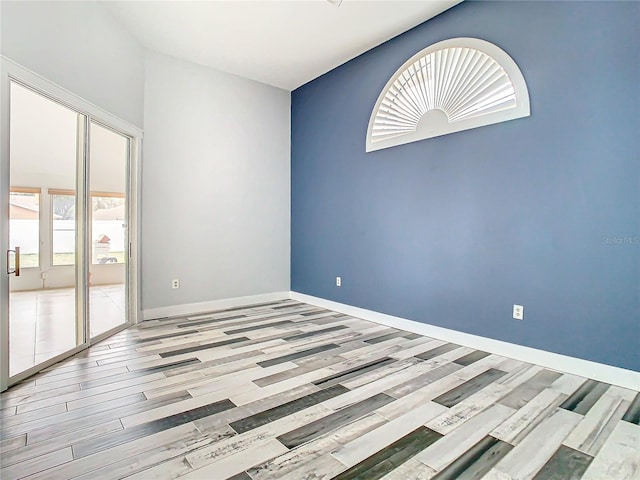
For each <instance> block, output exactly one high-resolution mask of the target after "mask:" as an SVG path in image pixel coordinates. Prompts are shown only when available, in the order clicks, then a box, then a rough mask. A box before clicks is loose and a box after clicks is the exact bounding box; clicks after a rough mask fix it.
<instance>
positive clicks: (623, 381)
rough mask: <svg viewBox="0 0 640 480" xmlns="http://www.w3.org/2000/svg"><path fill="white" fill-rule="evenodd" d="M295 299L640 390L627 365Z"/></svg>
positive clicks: (639, 382) (315, 299)
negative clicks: (593, 360) (617, 364)
mask: <svg viewBox="0 0 640 480" xmlns="http://www.w3.org/2000/svg"><path fill="white" fill-rule="evenodd" d="M289 298H291V299H292V300H298V301H300V302H304V303H309V304H311V305H315V306H318V307H322V308H326V309H328V310H333V311H335V312H339V313H344V314H345V315H351V316H353V317H357V318H362V319H364V320H370V321H372V322H375V323H380V324H382V325H387V326H389V327H393V328H398V329H400V330H405V331H408V332H412V333H418V334H420V335H424V336H427V337H431V338H437V339H438V340H444V341H446V342H452V343H457V344H459V345H463V346H465V347H471V348H475V349H478V350H484V351H486V352H490V353H495V354H497V355H502V356H503V357H509V358H513V359H516V360H521V361H523V362H528V363H532V364H535V365H540V366H542V367H545V368H550V369H553V370H558V371H562V372H565V373H570V374H573V375H579V376H581V377H587V378H592V379H594V380H598V381H600V382H605V383H610V384H612V385H618V386H620V387H624V388H630V389H632V390H640V372H635V371H633V370H627V369H624V368H619V367H613V366H611V365H604V364H602V363H596V362H591V361H589V360H582V359H580V358H574V357H569V356H567V355H560V354H558V353H552V352H546V351H544V350H538V349H536V348H530V347H524V346H522V345H516V344H514V343H508V342H502V341H500V340H494V339H491V338H486V337H480V336H478V335H472V334H469V333H463V332H458V331H455V330H450V329H448V328H442V327H437V326H435V325H429V324H426V323H421V322H417V321H415V320H407V319H406V318H400V317H394V316H392V315H386V314H384V313H379V312H375V311H372V310H365V309H363V308H358V307H353V306H351V305H346V304H344V303H338V302H333V301H331V300H325V299H323V298H318V297H313V296H311V295H305V294H303V293H298V292H290V297H289Z"/></svg>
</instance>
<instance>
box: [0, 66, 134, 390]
mask: <svg viewBox="0 0 640 480" xmlns="http://www.w3.org/2000/svg"><path fill="white" fill-rule="evenodd" d="M4 66H5V65H4V64H3V67H4ZM3 76H4V72H3ZM4 88H6V90H8V92H7V91H6V90H3V99H7V97H8V100H9V102H8V113H9V115H8V119H9V129H8V132H7V130H4V129H3V131H2V133H3V141H4V139H5V138H7V137H8V138H9V142H8V144H9V149H8V151H6V150H4V148H3V157H2V160H3V164H2V172H3V175H6V174H5V172H8V175H6V176H7V177H8V181H6V179H5V178H3V179H2V182H1V185H0V187H2V191H3V195H2V202H3V205H2V209H1V211H2V214H3V215H2V228H3V235H2V237H4V235H5V233H4V232H5V231H6V234H7V237H8V238H3V239H2V240H3V241H2V245H3V247H5V246H6V248H5V249H6V263H5V264H4V268H6V271H7V277H5V278H4V279H3V281H2V282H1V283H2V286H1V288H0V293H1V294H2V296H1V298H2V300H3V302H2V306H1V308H0V314H2V317H1V318H2V322H1V323H0V342H1V345H0V346H1V347H2V366H1V368H0V373H2V383H1V385H0V387H2V388H6V386H7V385H11V384H12V383H15V382H16V381H19V380H20V379H22V378H25V377H26V376H29V375H31V374H33V373H35V372H37V371H38V370H40V369H42V368H44V367H45V366H47V365H49V364H51V363H53V362H55V361H58V360H60V359H62V358H64V357H66V356H69V355H71V354H73V353H75V352H77V351H80V350H81V349H83V348H86V347H87V346H89V345H90V344H91V343H92V342H95V341H98V340H100V339H102V338H104V337H105V336H108V335H110V334H112V333H114V332H116V331H118V330H120V329H122V328H125V327H126V326H128V325H130V324H131V322H132V320H134V321H135V318H136V314H137V306H136V304H137V302H135V296H136V292H137V289H136V288H135V283H136V282H135V275H132V273H131V272H134V271H135V269H134V268H133V265H132V262H131V259H132V254H135V245H134V238H132V235H131V234H130V232H131V229H130V226H131V224H132V221H131V212H135V211H136V209H135V204H132V202H131V201H130V198H131V195H130V192H131V191H132V189H135V181H134V180H135V178H137V176H136V174H137V170H136V169H132V167H131V164H132V158H133V155H134V152H136V147H137V139H136V137H133V136H132V135H130V134H127V133H124V132H123V131H122V130H119V129H117V128H115V127H114V126H112V125H110V124H109V122H106V121H104V120H103V119H98V118H97V117H94V116H92V115H91V114H90V113H87V112H86V111H83V110H82V109H79V108H75V107H74V106H72V105H70V104H69V103H66V102H63V101H60V100H59V99H57V98H53V97H52V96H49V95H48V94H46V93H43V91H41V90H38V89H36V88H33V87H32V86H31V85H29V84H28V83H25V82H23V81H18V80H17V79H8V83H7V84H6V85H3V89H4ZM7 93H8V94H7ZM4 108H6V106H4ZM5 113H6V112H5V111H4V110H3V119H4V118H7V116H5ZM7 159H8V162H7ZM7 163H8V168H7ZM132 171H133V173H134V174H133V175H132ZM5 192H6V193H8V195H6V194H5ZM134 198H135V197H134ZM5 215H6V218H5ZM3 260H4V259H3ZM132 279H133V281H132ZM132 282H133V285H132ZM132 292H133V295H132ZM132 298H133V299H134V301H133V302H131V301H130V300H131V299H132ZM2 388H0V390H2Z"/></svg>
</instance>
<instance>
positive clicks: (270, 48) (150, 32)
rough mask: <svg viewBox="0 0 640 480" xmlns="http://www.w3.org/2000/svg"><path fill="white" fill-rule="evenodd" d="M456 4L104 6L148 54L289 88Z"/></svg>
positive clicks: (373, 0) (287, 1) (268, 1)
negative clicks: (171, 57)
mask: <svg viewBox="0 0 640 480" xmlns="http://www.w3.org/2000/svg"><path fill="white" fill-rule="evenodd" d="M333 1H336V2H337V1H339V0H333ZM461 1H462V0H414V1H402V0H390V1H384V0H343V1H342V4H341V5H340V6H337V5H334V4H333V3H332V2H330V1H328V0H278V1H272V0H262V1H238V0H235V1H231V0H227V1H220V0H210V1H177V0H169V1H105V2H103V4H104V5H105V6H106V7H107V8H108V9H109V10H110V11H111V12H112V13H113V15H114V16H115V17H116V18H117V19H119V20H120V21H121V22H122V24H123V25H124V26H125V27H126V28H127V30H129V31H130V32H131V33H132V34H133V35H134V36H135V37H136V38H137V39H138V41H139V42H140V43H141V44H142V45H143V46H144V47H146V48H147V49H149V50H152V51H155V52H160V53H164V54H167V55H171V56H174V57H177V58H182V59H184V60H188V61H191V62H194V63H198V64H201V65H206V66H210V67H214V68H216V69H219V70H223V71H226V72H229V73H233V74H236V75H240V76H242V77H246V78H250V79H252V80H257V81H259V82H263V83H267V84H269V85H273V86H276V87H280V88H283V89H286V90H293V89H295V88H297V87H299V86H300V85H303V84H305V83H307V82H308V81H310V80H313V79H314V78H316V77H318V76H320V75H322V74H323V73H326V72H328V71H329V70H331V69H333V68H335V67H337V66H338V65H341V64H343V63H344V62H346V61H348V60H350V59H352V58H354V57H356V56H358V55H359V54H361V53H363V52H366V51H367V50H369V49H371V48H373V47H375V46H377V45H379V44H381V43H383V42H385V41H386V40H389V39H390V38H393V37H395V36H396V35H399V34H400V33H402V32H405V31H406V30H408V29H410V28H412V27H414V26H416V25H419V24H420V23H422V22H424V21H425V20H428V19H429V18H432V17H434V16H436V15H438V14H439V13H441V12H443V11H445V10H447V9H448V8H451V7H452V6H454V5H456V4H458V3H460V2H461ZM426 46H427V45H425V47H426Z"/></svg>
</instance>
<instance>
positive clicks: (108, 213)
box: [92, 205, 125, 220]
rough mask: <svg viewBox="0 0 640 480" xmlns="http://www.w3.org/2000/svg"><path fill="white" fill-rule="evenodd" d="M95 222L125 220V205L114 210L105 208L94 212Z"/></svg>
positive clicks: (113, 208)
mask: <svg viewBox="0 0 640 480" xmlns="http://www.w3.org/2000/svg"><path fill="white" fill-rule="evenodd" d="M92 217H93V220H124V217H125V211H124V205H118V206H117V207H112V208H103V209H100V210H96V211H94V212H92Z"/></svg>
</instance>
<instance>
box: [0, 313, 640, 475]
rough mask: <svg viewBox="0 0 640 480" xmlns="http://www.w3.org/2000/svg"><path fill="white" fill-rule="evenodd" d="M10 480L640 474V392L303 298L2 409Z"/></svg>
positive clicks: (100, 348) (57, 379) (78, 367)
mask: <svg viewBox="0 0 640 480" xmlns="http://www.w3.org/2000/svg"><path fill="white" fill-rule="evenodd" d="M0 400H1V403H0V407H1V408H2V410H1V411H0V414H1V419H2V430H1V436H0V439H1V442H0V448H1V467H2V469H1V470H0V477H1V478H2V479H3V480H10V479H16V478H29V479H71V478H74V479H75V478H82V479H110V478H124V477H127V478H136V479H153V478H161V479H165V478H175V477H178V476H184V477H185V478H201V479H213V480H224V479H233V480H268V479H277V480H303V479H309V480H310V479H366V480H375V479H380V478H382V479H384V480H401V479H404V480H426V479H434V480H445V479H447V480H454V479H461V480H465V479H466V480H470V479H480V478H483V479H486V480H508V479H535V480H541V479H576V480H577V479H582V480H607V479H612V480H613V479H615V480H625V479H630V480H631V479H638V478H640V460H639V459H640V456H639V455H638V453H639V451H640V450H639V448H640V426H639V425H638V422H639V419H640V395H639V394H638V392H635V391H631V390H627V389H624V388H620V387H616V386H610V385H607V384H603V383H599V382H596V381H593V380H588V379H586V378H581V377H576V376H574V375H569V374H563V373H562V372H556V371H551V370H548V369H544V368H542V367H539V366H535V365H530V364H526V363H523V362H520V361H516V360H512V359H508V358H504V357H500V356H497V355H491V354H488V353H486V352H480V351H474V350H473V349H470V348H466V347H461V346H458V345H453V344H449V343H445V342H442V341H439V340H434V339H430V338H426V337H422V336H419V335H416V334H411V333H407V332H402V331H398V330H394V329H391V328H388V327H385V326H381V325H377V324H374V323H371V322H368V321H364V320H360V319H357V318H352V317H349V316H345V315H342V314H337V313H335V312H330V311H327V310H323V309H320V308H316V307H313V306H310V305H306V304H302V303H298V302H295V301H292V300H286V301H282V302H274V303H270V304H263V305H252V306H249V307H245V308H236V309H229V310H225V311H219V312H214V313H210V314H205V315H197V316H191V317H188V318H171V319H160V320H154V321H150V322H145V323H143V324H142V325H140V326H138V327H136V328H130V329H128V330H126V331H124V332H121V333H119V334H117V335H115V336H113V337H111V338H109V339H108V340H105V341H104V342H102V343H100V344H99V345H96V346H94V347H91V348H90V349H89V350H88V351H86V352H83V353H82V354H79V355H77V356H76V357H74V358H72V359H69V360H68V361H65V362H64V363H62V364H59V365H56V366H54V367H52V368H50V369H48V370H47V371H44V372H42V373H40V374H38V375H37V376H35V377H33V378H32V379H30V380H28V381H26V382H24V383H22V384H20V385H17V386H15V387H13V388H11V389H10V390H9V391H7V392H5V393H3V394H2V395H1V396H0Z"/></svg>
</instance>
